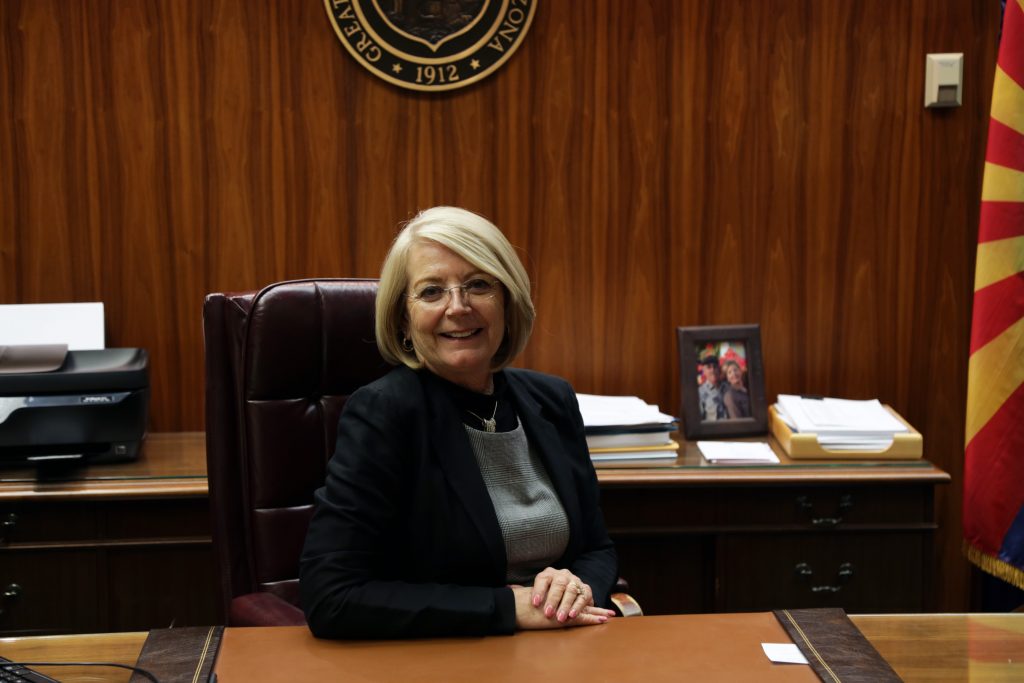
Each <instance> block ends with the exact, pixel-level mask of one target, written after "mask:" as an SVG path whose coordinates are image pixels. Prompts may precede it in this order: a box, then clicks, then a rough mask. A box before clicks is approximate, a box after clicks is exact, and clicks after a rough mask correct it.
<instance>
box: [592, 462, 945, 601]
mask: <svg viewBox="0 0 1024 683" xmlns="http://www.w3.org/2000/svg"><path fill="white" fill-rule="evenodd" d="M682 451H683V454H682V455H681V456H680V457H679V458H678V459H677V461H675V462H672V463H671V464H668V465H662V466H652V467H648V468H636V467H616V468H611V467H602V468H601V469H599V470H598V479H599V481H600V482H601V489H602V494H601V495H602V508H603V510H604V514H605V521H606V523H607V525H608V529H609V532H610V533H611V536H612V538H613V539H614V541H615V543H616V547H617V549H618V552H619V563H620V568H619V571H620V573H621V575H622V576H623V577H625V578H626V579H627V580H628V581H629V584H630V592H631V593H632V594H633V596H634V597H635V598H636V599H637V600H638V601H639V602H640V605H641V606H642V607H643V608H644V612H645V613H646V614H672V613H680V612H682V613H686V612H742V611H761V610H769V609H775V608H780V607H787V608H799V607H842V608H844V609H846V611H847V612H851V613H856V612H860V613H871V612H889V613H893V612H919V611H927V610H929V609H930V608H931V607H932V602H933V598H932V596H933V591H932V583H931V582H932V574H933V570H932V567H933V564H934V561H935V559H934V556H933V550H932V543H933V541H932V536H933V534H934V531H935V529H936V523H935V513H934V490H935V486H936V485H937V484H941V483H947V482H948V481H949V475H947V474H946V473H945V472H943V471H941V470H939V469H937V468H936V467H934V466H933V465H931V464H930V463H928V462H926V461H916V462H902V463H891V462H890V463H850V464H837V463H835V462H831V463H824V462H793V461H790V460H789V459H788V458H786V457H785V455H782V454H780V458H781V459H782V460H783V464H782V465H781V466H772V467H765V466H758V467H736V466H729V467H713V466H709V465H707V464H706V463H704V462H703V461H702V459H701V457H700V455H699V453H698V452H697V451H696V447H695V445H694V444H687V445H686V448H684V449H682Z"/></svg>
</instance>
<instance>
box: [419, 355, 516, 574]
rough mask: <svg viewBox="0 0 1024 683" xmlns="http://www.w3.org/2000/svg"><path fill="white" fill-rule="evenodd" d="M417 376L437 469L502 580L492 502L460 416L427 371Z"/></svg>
mask: <svg viewBox="0 0 1024 683" xmlns="http://www.w3.org/2000/svg"><path fill="white" fill-rule="evenodd" d="M421 377H422V378H423V387H424V393H425V394H426V398H427V403H428V409H429V412H430V432H431V443H433V444H435V445H436V448H437V458H438V461H439V462H440V463H441V469H442V470H443V471H444V474H445V477H446V478H447V479H448V482H449V483H450V484H451V487H452V490H453V491H455V494H456V495H457V496H458V497H459V499H460V500H461V501H462V504H463V506H465V508H466V514H467V515H468V516H469V517H470V518H471V519H472V520H473V523H474V524H475V525H476V528H477V530H478V531H479V532H480V536H481V538H483V541H484V544H485V545H486V546H487V550H488V553H489V554H490V556H491V563H492V566H493V568H494V571H495V576H496V577H498V581H501V582H503V581H504V580H505V575H506V568H507V566H508V557H507V555H506V554H505V541H504V538H503V537H502V535H501V527H500V526H499V525H498V517H497V515H496V514H495V512H494V504H493V503H492V502H491V497H490V495H488V493H487V486H486V484H484V478H483V475H481V474H480V467H479V466H478V465H477V463H476V458H475V457H474V456H473V449H472V447H471V446H470V445H469V437H467V436H466V432H465V429H464V427H463V426H462V417H461V416H460V415H459V412H458V409H457V408H456V407H455V404H454V403H453V402H452V401H451V399H450V398H449V397H448V395H447V394H446V393H445V391H444V389H443V388H442V387H441V386H440V385H439V384H438V383H437V382H436V381H432V380H433V378H432V377H431V376H430V375H429V374H427V373H426V372H422V373H421Z"/></svg>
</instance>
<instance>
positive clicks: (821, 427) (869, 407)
mask: <svg viewBox="0 0 1024 683" xmlns="http://www.w3.org/2000/svg"><path fill="white" fill-rule="evenodd" d="M779 407H780V409H781V410H782V412H783V413H784V414H785V416H786V422H787V423H788V424H790V425H792V426H795V427H796V429H797V431H799V432H805V433H808V434H818V436H819V438H820V437H821V436H824V435H826V434H832V435H837V436H838V435H856V436H867V437H876V438H879V439H882V438H889V439H891V438H892V435H893V434H895V433H902V432H906V431H907V427H906V425H904V424H903V423H902V422H900V421H899V420H897V419H896V418H895V417H893V415H892V413H890V412H889V411H888V410H886V409H885V406H883V405H882V404H881V402H880V401H879V400H878V399H871V400H868V401H851V400H848V399H842V398H822V399H818V398H810V399H809V398H804V397H802V396H794V395H791V394H779Z"/></svg>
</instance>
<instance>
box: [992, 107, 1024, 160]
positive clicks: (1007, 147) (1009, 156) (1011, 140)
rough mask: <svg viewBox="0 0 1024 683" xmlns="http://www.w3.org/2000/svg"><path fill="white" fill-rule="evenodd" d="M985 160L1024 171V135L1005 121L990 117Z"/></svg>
mask: <svg viewBox="0 0 1024 683" xmlns="http://www.w3.org/2000/svg"><path fill="white" fill-rule="evenodd" d="M985 161H988V162H989V163H993V164H999V165H1000V166H1005V167H1006V168H1012V169H1013V170H1015V171H1024V135H1021V134H1020V133H1018V132H1017V131H1015V130H1014V129H1013V128H1010V127H1009V126H1007V125H1006V124H1004V123H1000V122H999V121H997V120H995V119H989V122H988V151H987V152H985Z"/></svg>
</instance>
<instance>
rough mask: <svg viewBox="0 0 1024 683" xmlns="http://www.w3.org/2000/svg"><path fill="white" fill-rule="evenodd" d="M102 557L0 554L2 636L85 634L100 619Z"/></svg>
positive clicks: (89, 553)
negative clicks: (59, 633) (59, 632)
mask: <svg viewBox="0 0 1024 683" xmlns="http://www.w3.org/2000/svg"><path fill="white" fill-rule="evenodd" d="M99 567H100V558H99V554H98V553H97V552H96V551H92V550H31V551H19V552H11V551H4V552H0V596H2V597H0V610H2V613H0V632H2V633H3V634H4V635H32V634H41V633H54V632H58V631H64V632H71V633H75V632H88V631H95V630H97V629H96V627H95V625H96V622H97V620H103V619H104V617H105V615H104V614H103V611H104V610H103V604H104V601H105V595H104V591H103V589H102V587H101V586H100V585H99V584H100V581H99V576H100V572H99Z"/></svg>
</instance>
